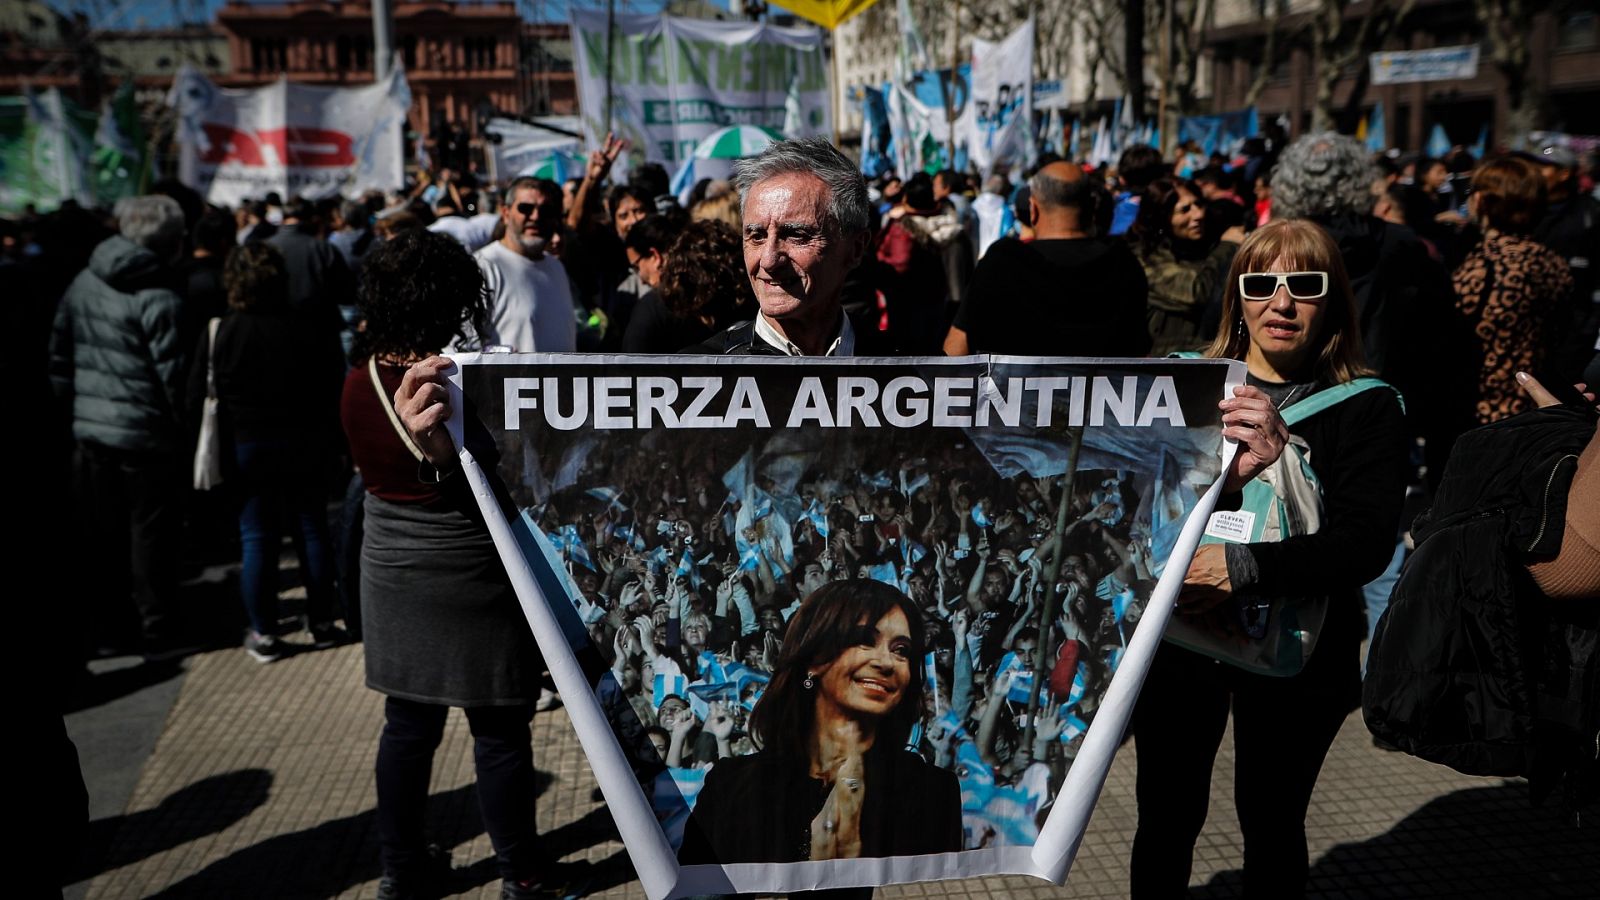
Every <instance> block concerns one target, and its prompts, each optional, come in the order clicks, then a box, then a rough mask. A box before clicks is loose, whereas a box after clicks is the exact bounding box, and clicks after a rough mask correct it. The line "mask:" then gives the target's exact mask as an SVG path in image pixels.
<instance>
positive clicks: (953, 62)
mask: <svg viewBox="0 0 1600 900" xmlns="http://www.w3.org/2000/svg"><path fill="white" fill-rule="evenodd" d="M960 68H961V0H956V5H955V11H954V12H953V13H952V14H951V16H950V77H949V78H946V79H945V82H944V84H945V88H944V124H945V128H946V130H947V134H946V139H945V150H944V152H945V161H944V166H945V168H947V169H954V168H955V167H956V72H957V71H958V70H959V69H960Z"/></svg>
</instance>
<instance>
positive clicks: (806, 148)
mask: <svg viewBox="0 0 1600 900" xmlns="http://www.w3.org/2000/svg"><path fill="white" fill-rule="evenodd" d="M795 172H804V173H805V174H807V175H815V176H816V177H818V178H820V179H822V183H823V184H824V185H827V188H828V220H829V222H830V223H831V224H832V225H833V226H834V227H836V228H838V229H839V231H840V232H842V233H843V234H845V235H853V234H860V233H862V232H865V231H867V230H868V229H870V228H871V227H872V222H873V215H872V199H871V198H870V197H868V196H867V180H866V179H865V178H862V177H861V172H860V171H858V170H857V169H856V164H855V163H853V162H851V161H850V160H849V158H848V157H846V156H845V155H844V154H843V153H840V152H839V150H838V148H836V147H834V146H833V145H832V144H830V143H828V142H827V141H826V140H824V139H822V138H801V139H799V140H792V141H779V142H777V143H776V144H773V145H772V146H770V147H768V148H767V149H766V150H765V151H763V152H762V154H761V155H760V156H757V157H755V158H754V159H744V160H740V161H739V162H737V163H734V166H733V184H734V187H736V188H738V189H739V212H740V214H741V215H742V214H743V213H744V204H745V201H746V200H748V199H749V197H750V189H751V188H752V187H755V186H756V184H758V183H759V182H762V181H766V180H767V179H768V178H776V177H777V176H779V175H788V174H791V173H795Z"/></svg>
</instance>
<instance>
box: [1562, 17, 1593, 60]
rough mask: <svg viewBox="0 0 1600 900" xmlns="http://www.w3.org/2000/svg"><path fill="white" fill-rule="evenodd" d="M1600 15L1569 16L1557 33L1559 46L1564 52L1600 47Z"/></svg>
mask: <svg viewBox="0 0 1600 900" xmlns="http://www.w3.org/2000/svg"><path fill="white" fill-rule="evenodd" d="M1597 32H1600V15H1597V14H1595V13H1592V12H1587V11H1585V12H1575V13H1572V14H1571V15H1569V16H1567V17H1566V19H1565V20H1563V21H1562V23H1561V29H1560V30H1559V31H1558V32H1557V34H1558V35H1559V37H1558V38H1557V46H1558V47H1559V48H1560V49H1562V50H1590V49H1593V48H1594V47H1595V46H1596V45H1600V35H1597Z"/></svg>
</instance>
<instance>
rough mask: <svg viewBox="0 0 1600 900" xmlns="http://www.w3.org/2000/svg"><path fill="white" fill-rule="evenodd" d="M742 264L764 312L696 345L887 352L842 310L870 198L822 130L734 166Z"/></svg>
mask: <svg viewBox="0 0 1600 900" xmlns="http://www.w3.org/2000/svg"><path fill="white" fill-rule="evenodd" d="M734 186H735V187H737V188H738V190H739V202H740V209H741V211H742V214H743V215H742V218H743V220H744V234H743V236H744V267H745V273H746V274H747V275H749V277H750V287H751V288H752V289H753V290H754V291H755V295H756V302H757V304H758V305H759V306H760V312H759V313H758V314H757V315H756V317H755V319H753V320H751V321H748V322H740V323H738V324H736V325H734V326H732V327H731V328H729V329H728V330H726V331H724V332H722V333H721V334H717V335H713V336H712V337H711V338H710V339H709V340H707V341H705V342H704V343H702V344H698V345H695V346H693V347H690V348H688V350H687V352H692V353H717V354H766V355H786V356H885V355H889V354H890V351H889V348H888V346H887V342H886V341H885V340H884V339H883V338H882V337H881V336H880V333H879V332H877V331H876V330H875V329H868V328H861V329H857V328H856V327H854V326H853V325H852V324H851V322H850V318H849V317H848V316H847V315H845V310H844V302H843V297H844V291H845V282H846V279H847V278H848V277H849V275H850V273H851V271H852V270H854V269H855V268H856V266H857V265H858V264H859V263H860V262H861V260H862V259H863V258H864V257H865V256H866V254H867V251H868V249H869V248H870V247H871V245H872V234H873V227H874V225H875V222H874V217H873V213H872V201H871V200H870V199H869V198H868V196H867V183H866V181H865V180H864V179H863V178H862V177H861V173H860V172H859V171H858V170H857V169H856V166H855V164H854V163H852V162H851V161H850V160H849V159H847V158H846V157H845V156H844V154H842V153H840V152H839V151H838V150H837V149H835V148H834V146H833V145H832V144H829V143H828V142H827V141H825V140H822V139H820V138H806V139H804V140H792V141H779V142H778V143H776V144H773V145H772V146H771V147H768V148H767V149H766V151H765V152H763V153H762V154H761V155H760V156H757V157H755V158H754V159H749V160H745V161H743V162H740V163H738V164H737V165H735V167H734Z"/></svg>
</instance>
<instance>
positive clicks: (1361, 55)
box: [1311, 0, 1416, 131]
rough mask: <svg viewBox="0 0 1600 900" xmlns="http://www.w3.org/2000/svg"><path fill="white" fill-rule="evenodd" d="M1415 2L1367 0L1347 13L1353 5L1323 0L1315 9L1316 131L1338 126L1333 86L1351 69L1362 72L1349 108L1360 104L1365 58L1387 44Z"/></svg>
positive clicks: (1313, 127) (1313, 120)
mask: <svg viewBox="0 0 1600 900" xmlns="http://www.w3.org/2000/svg"><path fill="white" fill-rule="evenodd" d="M1415 5H1416V0H1367V3H1365V4H1364V5H1363V6H1364V8H1363V9H1361V11H1360V12H1359V13H1357V14H1354V15H1346V13H1345V10H1346V9H1347V8H1349V7H1350V4H1348V3H1344V2H1341V0H1320V2H1319V3H1318V4H1317V8H1316V9H1315V10H1314V11H1313V12H1312V13H1311V49H1312V56H1313V59H1314V60H1315V65H1316V73H1315V77H1314V83H1315V85H1316V96H1315V100H1314V101H1313V103H1312V107H1311V130H1312V131H1331V130H1333V129H1334V127H1335V126H1336V124H1337V120H1336V117H1335V110H1334V103H1333V93H1334V88H1335V87H1336V86H1337V85H1338V83H1339V79H1340V78H1342V77H1343V76H1344V73H1345V72H1346V71H1347V70H1351V69H1352V68H1358V69H1359V71H1357V72H1356V73H1355V76H1356V77H1355V82H1354V84H1353V85H1352V87H1351V91H1350V97H1349V99H1347V100H1346V103H1345V108H1346V110H1352V109H1359V107H1360V104H1361V99H1362V97H1363V96H1364V95H1365V94H1366V90H1367V78H1368V74H1367V71H1368V67H1367V57H1369V56H1371V55H1372V53H1373V52H1374V51H1376V50H1378V49H1379V48H1380V47H1382V46H1383V42H1384V41H1386V40H1388V38H1389V35H1390V34H1392V33H1393V32H1394V30H1395V29H1396V28H1398V27H1399V25H1400V23H1401V22H1402V21H1404V20H1405V17H1406V16H1407V15H1409V14H1410V13H1411V8H1412V7H1413V6H1415Z"/></svg>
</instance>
